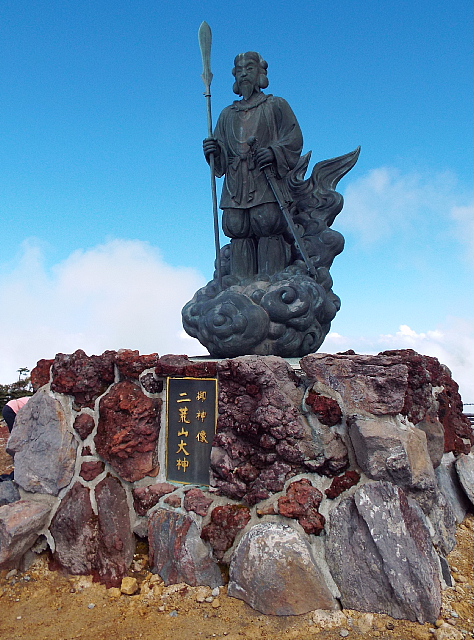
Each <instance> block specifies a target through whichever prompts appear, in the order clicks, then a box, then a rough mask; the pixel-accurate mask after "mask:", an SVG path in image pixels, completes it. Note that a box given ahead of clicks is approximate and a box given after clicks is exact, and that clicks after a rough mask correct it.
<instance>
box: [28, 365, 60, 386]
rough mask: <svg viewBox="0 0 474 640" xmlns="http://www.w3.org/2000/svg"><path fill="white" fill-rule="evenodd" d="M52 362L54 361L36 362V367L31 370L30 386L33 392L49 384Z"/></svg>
mask: <svg viewBox="0 0 474 640" xmlns="http://www.w3.org/2000/svg"><path fill="white" fill-rule="evenodd" d="M53 362H54V360H44V359H42V360H38V362H37V363H36V367H34V369H32V370H31V374H30V377H31V385H32V387H33V389H34V391H38V389H40V388H41V387H43V386H44V385H45V384H48V383H49V379H50V377H51V367H52V365H53Z"/></svg>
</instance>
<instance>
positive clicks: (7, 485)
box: [0, 480, 20, 507]
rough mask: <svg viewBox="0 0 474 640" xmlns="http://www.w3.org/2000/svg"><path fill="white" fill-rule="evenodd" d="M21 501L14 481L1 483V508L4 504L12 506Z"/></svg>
mask: <svg viewBox="0 0 474 640" xmlns="http://www.w3.org/2000/svg"><path fill="white" fill-rule="evenodd" d="M19 499H20V492H19V491H18V486H17V484H16V483H15V482H13V480H5V481H4V482H0V507H3V505H4V504H10V503H11V502H16V501H17V500H19Z"/></svg>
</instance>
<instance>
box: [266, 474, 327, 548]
mask: <svg viewBox="0 0 474 640" xmlns="http://www.w3.org/2000/svg"><path fill="white" fill-rule="evenodd" d="M322 499H323V494H322V493H321V491H319V489H316V487H313V485H312V484H311V482H310V481H309V480H307V479H306V478H303V479H302V480H298V481H296V482H292V483H291V484H290V486H289V487H288V490H287V492H286V496H281V497H280V498H279V499H278V511H279V513H280V515H282V516H285V517H286V518H296V519H297V520H298V522H299V523H300V525H301V526H302V527H303V529H304V531H305V533H308V534H310V533H314V534H315V535H319V534H320V533H321V531H323V529H324V523H325V522H326V520H325V518H324V516H323V515H322V514H320V513H319V511H318V508H319V505H320V504H321V500H322Z"/></svg>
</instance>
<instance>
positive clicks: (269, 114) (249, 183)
mask: <svg viewBox="0 0 474 640" xmlns="http://www.w3.org/2000/svg"><path fill="white" fill-rule="evenodd" d="M214 137H215V138H216V139H217V141H218V143H219V148H220V153H219V154H218V155H217V157H216V158H215V173H216V175H217V176H218V177H221V176H223V175H225V181H224V186H223V188H222V195H221V201H220V208H221V209H230V208H232V209H248V208H250V207H255V206H256V205H260V204H264V203H267V202H275V201H276V199H275V196H274V194H273V192H272V190H271V188H270V186H269V185H268V182H267V180H266V178H265V175H264V174H263V172H262V171H260V169H259V168H258V167H257V166H256V164H255V162H254V159H253V157H252V153H251V149H250V146H249V144H248V142H247V141H248V140H249V138H251V137H255V138H256V139H257V142H256V147H258V148H270V149H272V151H273V153H274V154H275V161H274V165H273V166H274V168H275V173H276V178H277V180H278V182H279V185H280V189H281V192H282V194H283V197H284V198H285V199H286V200H287V201H288V202H289V201H290V196H289V193H288V189H287V186H286V182H285V177H286V175H287V174H288V172H289V171H290V170H291V169H293V168H294V167H295V166H296V163H297V162H298V159H299V157H300V155H301V150H302V148H303V136H302V133H301V129H300V126H299V124H298V121H297V120H296V116H295V114H294V113H293V111H292V110H291V107H290V105H289V104H288V103H287V102H286V100H284V99H283V98H278V97H276V96H273V95H271V94H270V95H267V94H264V93H260V94H259V96H258V100H257V101H256V102H255V103H252V104H249V103H248V102H247V101H246V100H236V101H235V102H234V103H233V104H231V105H230V106H229V107H226V108H225V109H224V110H223V111H222V113H221V115H220V117H219V120H218V122H217V125H216V129H215V132H214ZM255 150H256V149H255Z"/></svg>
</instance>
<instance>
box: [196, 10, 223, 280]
mask: <svg viewBox="0 0 474 640" xmlns="http://www.w3.org/2000/svg"><path fill="white" fill-rule="evenodd" d="M198 37H199V47H200V49H201V56H202V66H203V72H202V76H201V77H202V80H203V82H204V86H205V87H206V90H205V92H204V95H205V97H206V103H207V130H208V136H209V138H211V137H212V111H211V82H212V78H213V74H212V71H211V45H212V31H211V27H210V26H209V25H208V24H207V22H203V23H202V24H201V26H200V27H199V34H198ZM209 167H210V169H211V193H212V213H213V218H214V244H215V246H216V276H217V283H218V286H219V289H220V288H221V286H222V283H221V280H222V275H221V249H220V241H219V215H218V213H217V192H216V176H215V174H214V154H213V153H211V155H210V156H209Z"/></svg>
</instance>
